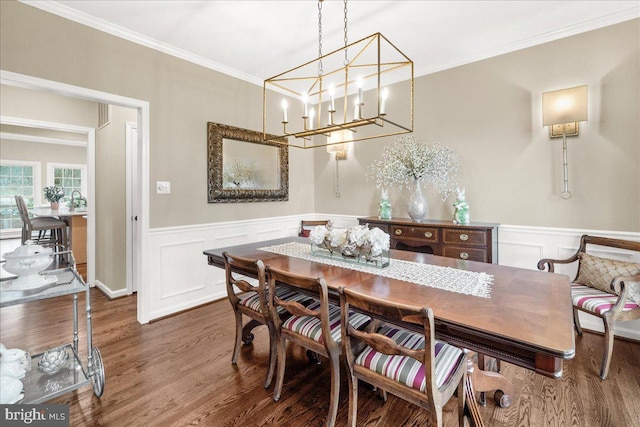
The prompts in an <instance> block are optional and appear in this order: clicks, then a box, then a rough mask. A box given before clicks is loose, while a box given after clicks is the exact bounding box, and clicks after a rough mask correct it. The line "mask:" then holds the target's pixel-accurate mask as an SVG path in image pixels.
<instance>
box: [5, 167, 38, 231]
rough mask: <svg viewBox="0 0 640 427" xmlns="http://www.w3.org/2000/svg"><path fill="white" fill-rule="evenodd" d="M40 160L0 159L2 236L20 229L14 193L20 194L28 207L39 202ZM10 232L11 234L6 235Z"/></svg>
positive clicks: (20, 223) (20, 224)
mask: <svg viewBox="0 0 640 427" xmlns="http://www.w3.org/2000/svg"><path fill="white" fill-rule="evenodd" d="M40 186H41V185H40V162H26V161H20V160H0V231H2V237H13V234H14V232H16V231H19V230H20V229H22V220H21V219H20V214H19V212H18V207H17V206H16V200H15V197H14V196H16V195H18V196H22V197H23V198H24V201H25V203H26V204H27V207H28V208H32V207H33V206H37V205H39V204H40V194H41V192H40V191H39V189H40ZM7 233H11V236H8V235H6V234H7Z"/></svg>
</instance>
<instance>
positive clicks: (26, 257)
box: [2, 240, 58, 290]
mask: <svg viewBox="0 0 640 427" xmlns="http://www.w3.org/2000/svg"><path fill="white" fill-rule="evenodd" d="M4 258H5V260H6V262H5V263H4V264H3V265H2V268H4V269H5V270H6V271H8V272H9V273H11V274H15V275H16V276H18V277H17V278H16V279H13V280H12V282H11V289H12V290H25V289H33V288H38V287H41V286H45V285H48V284H50V283H53V282H55V281H57V280H58V279H57V277H56V276H55V275H42V274H40V273H41V272H42V271H44V270H46V269H47V268H48V267H49V266H50V265H51V263H52V262H53V257H52V251H51V248H44V247H42V246H40V245H34V244H32V242H31V241H30V240H27V242H26V244H25V245H22V246H20V247H18V248H16V250H14V251H13V252H8V253H6V254H4Z"/></svg>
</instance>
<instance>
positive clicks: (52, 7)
mask: <svg viewBox="0 0 640 427" xmlns="http://www.w3.org/2000/svg"><path fill="white" fill-rule="evenodd" d="M19 1H20V2H21V3H24V4H27V5H29V6H33V7H36V8H38V9H41V10H44V11H46V12H50V13H53V14H54V15H58V16H60V17H62V18H65V19H69V20H71V21H74V22H77V23H79V24H82V25H86V26H88V27H91V28H94V29H96V30H99V31H102V32H105V33H108V34H111V35H114V36H116V37H120V38H122V39H125V40H128V41H130V42H133V43H136V44H139V45H142V46H146V47H148V48H151V49H154V50H157V51H159V52H163V53H166V54H167V55H171V56H174V57H176V58H180V59H183V60H185V61H189V62H191V63H194V64H197V65H200V66H203V67H206V68H209V69H211V70H214V71H218V72H220V73H223V74H226V75H229V76H231V77H235V78H238V79H240V80H244V81H246V82H249V83H253V84H255V85H257V86H260V87H262V86H263V83H264V81H263V80H262V79H260V78H258V77H256V76H253V75H250V74H247V73H244V72H242V71H239V70H236V69H234V68H231V67H228V66H226V65H224V64H220V63H218V62H215V61H211V60H210V59H207V58H204V57H202V56H199V55H195V54H193V53H191V52H188V51H186V50H184V49H180V48H177V47H175V46H171V45H169V44H167V43H163V42H160V41H158V40H155V39H152V38H150V37H147V36H144V35H142V34H140V33H137V32H135V31H131V30H127V29H125V28H122V27H120V26H118V25H114V24H112V23H110V22H107V21H105V20H102V19H98V18H96V17H94V16H91V15H89V14H86V13H84V12H79V11H78V10H76V9H73V8H71V7H68V6H65V5H63V4H60V3H58V2H56V1H45V0H19ZM636 18H640V6H634V7H631V8H629V9H624V10H621V11H618V12H614V13H611V14H609V15H605V16H602V17H599V18H596V19H591V20H588V21H584V22H581V23H579V24H575V25H570V26H568V27H564V28H561V29H559V30H555V31H550V32H546V33H542V34H538V35H535V36H532V37H527V38H524V39H522V40H518V41H515V42H512V43H507V44H504V45H501V46H497V47H495V48H491V49H486V50H482V51H479V52H476V53H474V54H471V55H469V56H466V57H464V58H460V59H457V60H454V61H448V62H442V63H439V64H436V65H432V66H426V67H420V66H417V67H416V68H415V74H414V76H415V77H420V76H424V75H427V74H433V73H436V72H439V71H444V70H447V69H449V68H455V67H459V66H461V65H465V64H470V63H473V62H477V61H481V60H484V59H488V58H492V57H494V56H499V55H503V54H505V53H510V52H514V51H517V50H520V49H525V48H528V47H532V46H536V45H539V44H543V43H548V42H551V41H554V40H558V39H562V38H565V37H569V36H573V35H576V34H580V33H584V32H587V31H592V30H596V29H599V28H603V27H607V26H609V25H615V24H619V23H621V22H624V21H629V20H631V19H636Z"/></svg>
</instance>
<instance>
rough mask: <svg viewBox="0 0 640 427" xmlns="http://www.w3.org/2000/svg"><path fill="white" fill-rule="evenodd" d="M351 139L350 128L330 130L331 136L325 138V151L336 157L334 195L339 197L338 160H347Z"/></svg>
mask: <svg viewBox="0 0 640 427" xmlns="http://www.w3.org/2000/svg"><path fill="white" fill-rule="evenodd" d="M352 140H353V132H352V131H350V130H340V131H334V132H331V136H330V137H329V139H328V140H327V144H328V145H327V153H329V154H331V153H335V157H336V197H337V198H340V171H339V169H338V163H339V162H338V160H347V153H348V152H349V146H350V145H351V141H352Z"/></svg>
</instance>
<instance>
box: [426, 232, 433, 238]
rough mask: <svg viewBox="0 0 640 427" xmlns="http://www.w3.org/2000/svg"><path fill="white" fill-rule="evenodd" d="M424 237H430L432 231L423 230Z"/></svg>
mask: <svg viewBox="0 0 640 427" xmlns="http://www.w3.org/2000/svg"><path fill="white" fill-rule="evenodd" d="M424 237H426V238H427V239H430V238H432V237H433V233H432V232H430V231H425V232H424Z"/></svg>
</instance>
